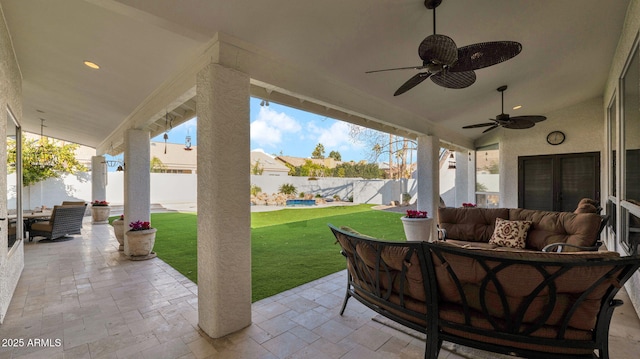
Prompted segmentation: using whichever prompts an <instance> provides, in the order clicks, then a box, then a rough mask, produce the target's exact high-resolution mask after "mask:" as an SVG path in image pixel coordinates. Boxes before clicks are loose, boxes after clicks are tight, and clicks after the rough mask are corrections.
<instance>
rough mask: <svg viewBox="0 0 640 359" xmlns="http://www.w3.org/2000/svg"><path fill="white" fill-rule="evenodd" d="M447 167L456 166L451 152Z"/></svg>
mask: <svg viewBox="0 0 640 359" xmlns="http://www.w3.org/2000/svg"><path fill="white" fill-rule="evenodd" d="M449 168H456V158H455V157H454V156H453V153H452V154H451V155H450V156H449Z"/></svg>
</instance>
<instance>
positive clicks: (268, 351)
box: [0, 221, 640, 359]
mask: <svg viewBox="0 0 640 359" xmlns="http://www.w3.org/2000/svg"><path fill="white" fill-rule="evenodd" d="M327 232H328V231H327ZM327 234H328V235H329V236H330V233H327ZM117 247H118V243H117V241H116V240H115V238H114V236H113V230H112V229H111V226H108V225H91V224H90V223H89V222H88V221H86V223H85V225H84V228H83V230H82V236H75V238H74V239H73V240H69V241H66V242H61V243H36V242H32V243H28V244H26V245H25V247H24V248H25V258H26V259H25V271H24V273H23V274H22V276H21V278H20V281H19V282H18V287H17V288H16V292H15V294H14V296H13V299H12V301H11V304H10V306H9V310H8V312H7V316H6V318H5V321H4V323H3V325H2V326H0V338H3V339H5V338H6V339H20V338H22V339H24V340H25V344H24V345H22V346H20V345H17V346H16V347H2V348H0V358H41V357H47V358H62V357H64V358H133V357H137V358H153V359H158V358H185V359H186V358H230V359H231V358H233V359H237V358H265V359H266V358H274V359H275V358H314V359H316V358H327V359H329V358H345V359H346V358H385V359H386V358H422V357H423V355H424V342H423V341H422V340H421V339H420V336H419V335H418V336H416V335H415V333H411V332H408V331H399V330H396V329H394V328H392V327H389V326H387V325H385V324H381V322H380V321H375V320H372V319H373V318H376V319H377V318H379V317H377V315H376V313H375V312H373V311H372V310H370V309H369V308H367V307H365V306H363V305H361V304H360V303H359V302H357V301H356V300H351V301H350V302H349V304H348V306H347V310H346V311H345V314H344V316H342V317H341V316H340V315H339V311H340V306H341V304H342V300H343V296H344V291H345V284H346V272H345V271H341V272H338V273H335V274H333V275H330V276H327V277H325V278H322V279H319V280H316V281H313V282H310V283H308V284H305V285H303V286H300V287H298V288H294V289H292V290H288V291H286V292H283V293H280V294H278V295H276V296H273V297H270V298H266V299H263V300H261V301H259V302H256V303H254V304H253V305H252V306H251V314H252V324H251V325H250V326H249V327H247V328H244V329H242V330H240V331H237V332H235V333H233V334H230V335H227V336H224V337H222V338H218V339H211V338H209V337H208V336H207V335H206V334H204V333H203V332H202V331H201V330H199V329H198V312H197V308H198V301H206V300H207V298H206V297H204V298H202V297H200V298H198V287H197V286H196V285H195V284H194V283H193V282H191V281H190V280H189V279H187V278H185V277H184V276H182V275H181V274H180V273H178V272H177V271H175V270H174V269H173V268H171V267H170V266H169V265H167V264H166V263H164V262H163V261H161V260H160V259H158V258H155V259H153V260H150V261H142V262H136V261H129V260H127V259H125V257H124V256H123V255H122V254H121V252H118V250H117V249H118V248H117ZM336 255H340V254H339V253H338V248H337V247H336ZM619 297H620V298H621V299H623V300H625V305H624V306H622V307H621V308H618V309H616V311H615V314H614V318H613V321H612V327H611V331H610V333H611V334H610V339H609V343H610V348H611V349H610V354H611V357H612V358H634V357H635V356H636V353H637V352H638V351H639V350H640V320H639V319H638V317H637V316H636V315H635V312H634V310H633V308H632V307H631V305H630V302H629V300H628V299H627V298H626V296H625V294H624V293H623V294H622V295H619ZM382 322H384V321H382ZM30 338H31V339H33V338H39V339H44V340H51V342H48V343H47V344H43V345H31V346H27V345H26V340H28V339H30ZM56 340H58V341H57V342H56ZM444 348H445V349H446V348H448V349H447V350H443V351H442V352H441V353H440V356H439V357H440V358H443V359H445V358H446V359H462V358H469V357H471V358H486V359H489V358H495V357H496V356H495V355H496V354H493V353H486V352H481V351H472V350H470V349H467V348H463V347H459V346H455V347H453V346H447V345H446V344H445V346H444Z"/></svg>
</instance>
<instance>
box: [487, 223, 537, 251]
mask: <svg viewBox="0 0 640 359" xmlns="http://www.w3.org/2000/svg"><path fill="white" fill-rule="evenodd" d="M531 223H533V222H531V221H509V220H506V219H502V218H496V229H495V230H494V231H493V235H492V236H491V239H489V243H491V244H495V245H497V246H500V247H510V248H521V249H524V247H525V244H526V242H525V241H526V239H527V232H528V231H529V227H531Z"/></svg>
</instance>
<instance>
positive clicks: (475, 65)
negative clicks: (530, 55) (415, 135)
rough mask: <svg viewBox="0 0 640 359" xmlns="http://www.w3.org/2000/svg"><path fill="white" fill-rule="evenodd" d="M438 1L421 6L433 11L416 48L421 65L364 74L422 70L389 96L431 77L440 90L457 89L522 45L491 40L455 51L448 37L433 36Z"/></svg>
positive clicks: (403, 91)
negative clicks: (429, 26) (430, 24)
mask: <svg viewBox="0 0 640 359" xmlns="http://www.w3.org/2000/svg"><path fill="white" fill-rule="evenodd" d="M441 3H442V0H425V1H424V6H425V7H426V8H427V9H430V10H433V35H429V36H427V37H426V38H425V39H424V40H422V42H421V43H420V46H419V47H418V55H419V56H420V58H421V59H422V65H421V66H409V67H397V68H391V69H383V70H373V71H367V72H366V73H368V74H369V73H374V72H382V71H393V70H409V69H414V70H423V69H426V71H425V72H420V73H418V74H416V75H414V76H413V77H411V78H410V79H409V80H407V82H405V83H404V84H402V86H400V88H398V90H396V92H395V93H394V94H393V95H394V96H398V95H401V94H403V93H405V92H407V91H409V90H411V89H412V88H414V87H415V86H416V85H418V84H419V83H421V82H422V81H424V80H426V79H427V78H429V77H431V81H433V82H434V83H436V84H437V85H440V86H442V87H446V88H451V89H461V88H465V87H469V86H471V85H472V84H473V83H474V82H476V73H475V72H474V71H473V70H478V69H482V68H485V67H489V66H493V65H496V64H499V63H501V62H503V61H507V60H509V59H511V58H512V57H514V56H516V55H518V54H519V53H520V51H521V50H522V45H521V44H520V43H518V42H515V41H493V42H481V43H477V44H472V45H467V46H463V47H461V48H458V47H457V45H456V43H455V42H454V41H453V39H451V38H450V37H449V36H446V35H440V34H436V8H437V7H438V6H439V5H440V4H441Z"/></svg>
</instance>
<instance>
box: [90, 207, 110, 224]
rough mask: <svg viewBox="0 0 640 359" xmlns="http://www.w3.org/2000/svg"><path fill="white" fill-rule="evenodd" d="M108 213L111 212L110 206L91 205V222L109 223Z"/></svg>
mask: <svg viewBox="0 0 640 359" xmlns="http://www.w3.org/2000/svg"><path fill="white" fill-rule="evenodd" d="M110 213H111V207H109V206H92V207H91V217H92V219H93V224H105V223H109V214H110Z"/></svg>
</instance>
